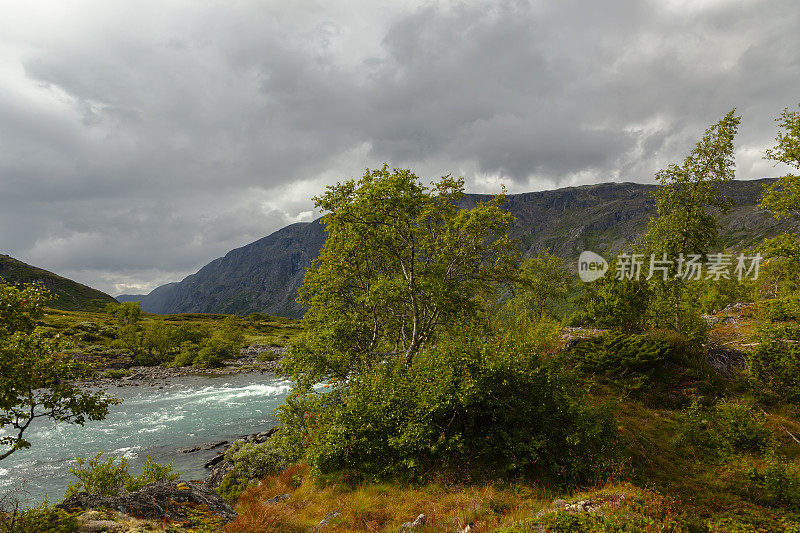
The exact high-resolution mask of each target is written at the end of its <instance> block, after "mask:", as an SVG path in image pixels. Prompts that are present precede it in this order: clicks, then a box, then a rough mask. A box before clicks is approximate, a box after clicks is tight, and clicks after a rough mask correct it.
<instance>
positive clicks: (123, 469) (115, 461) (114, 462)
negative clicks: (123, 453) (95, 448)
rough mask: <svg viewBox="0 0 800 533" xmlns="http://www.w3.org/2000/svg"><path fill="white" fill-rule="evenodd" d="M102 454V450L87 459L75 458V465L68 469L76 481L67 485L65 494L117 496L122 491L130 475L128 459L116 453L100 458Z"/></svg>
mask: <svg viewBox="0 0 800 533" xmlns="http://www.w3.org/2000/svg"><path fill="white" fill-rule="evenodd" d="M102 456H103V452H100V453H98V454H97V455H95V456H94V457H92V458H91V459H89V460H88V461H87V460H86V459H85V458H83V457H78V458H77V459H76V460H75V463H76V465H75V466H74V467H72V468H70V469H69V471H70V473H71V474H72V475H74V476H75V477H77V478H78V481H76V482H75V483H71V484H70V485H69V487H68V488H67V492H66V495H67V496H69V495H71V494H75V493H76V492H88V493H90V494H99V495H100V496H117V495H119V494H120V492H122V489H123V487H124V486H125V481H126V480H127V479H128V478H129V477H130V474H128V460H127V459H125V458H124V457H117V456H116V455H112V456H111V457H109V458H108V459H106V460H102V459H101V458H102Z"/></svg>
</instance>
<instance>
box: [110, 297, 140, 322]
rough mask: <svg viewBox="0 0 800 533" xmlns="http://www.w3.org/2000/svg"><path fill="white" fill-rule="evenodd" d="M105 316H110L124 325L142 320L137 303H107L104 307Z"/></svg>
mask: <svg viewBox="0 0 800 533" xmlns="http://www.w3.org/2000/svg"><path fill="white" fill-rule="evenodd" d="M106 314H107V315H111V316H113V317H114V318H116V319H118V320H119V321H120V322H122V323H124V324H135V323H136V322H139V320H141V319H142V309H141V308H140V307H139V302H122V303H120V304H118V303H109V304H108V305H106Z"/></svg>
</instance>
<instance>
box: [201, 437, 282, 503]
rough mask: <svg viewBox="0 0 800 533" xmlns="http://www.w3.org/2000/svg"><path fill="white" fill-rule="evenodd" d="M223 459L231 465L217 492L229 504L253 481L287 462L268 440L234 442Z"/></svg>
mask: <svg viewBox="0 0 800 533" xmlns="http://www.w3.org/2000/svg"><path fill="white" fill-rule="evenodd" d="M225 459H227V460H228V461H230V462H231V463H233V467H231V469H230V470H229V471H228V472H227V473H226V474H225V477H223V478H222V483H221V484H220V486H219V488H218V489H217V492H218V493H219V494H220V495H221V496H222V497H223V498H224V499H225V501H227V502H228V503H230V504H234V503H235V502H236V500H237V499H238V498H239V495H240V494H241V493H242V492H244V490H245V489H246V488H247V487H249V486H250V484H251V483H252V482H254V481H258V480H259V479H261V478H263V477H265V476H268V475H270V474H275V473H277V472H280V471H281V470H283V469H284V468H285V467H286V465H287V463H286V459H285V457H284V455H283V454H282V453H281V451H280V450H279V448H278V447H276V446H275V444H274V443H273V442H272V441H271V440H268V441H266V442H262V443H256V442H244V443H243V442H241V441H236V442H234V443H233V444H232V445H231V447H230V448H229V449H228V450H227V451H226V452H225Z"/></svg>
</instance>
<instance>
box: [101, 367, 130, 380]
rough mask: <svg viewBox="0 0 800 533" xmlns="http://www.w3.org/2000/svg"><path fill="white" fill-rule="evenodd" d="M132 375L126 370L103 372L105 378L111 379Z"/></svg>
mask: <svg viewBox="0 0 800 533" xmlns="http://www.w3.org/2000/svg"><path fill="white" fill-rule="evenodd" d="M130 375H131V371H130V370H128V369H126V368H112V369H109V370H106V371H105V372H103V377H105V378H111V379H120V378H124V377H125V376H130Z"/></svg>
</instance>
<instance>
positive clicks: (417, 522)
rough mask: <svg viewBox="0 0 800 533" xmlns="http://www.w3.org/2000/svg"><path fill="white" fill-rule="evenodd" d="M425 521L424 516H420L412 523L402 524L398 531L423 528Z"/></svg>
mask: <svg viewBox="0 0 800 533" xmlns="http://www.w3.org/2000/svg"><path fill="white" fill-rule="evenodd" d="M427 521H428V519H427V518H426V517H425V515H424V514H421V515H419V516H418V517H417V519H416V520H414V521H413V522H404V523H403V525H402V526H400V529H416V528H418V527H422V526H424V525H425V522H427Z"/></svg>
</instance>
